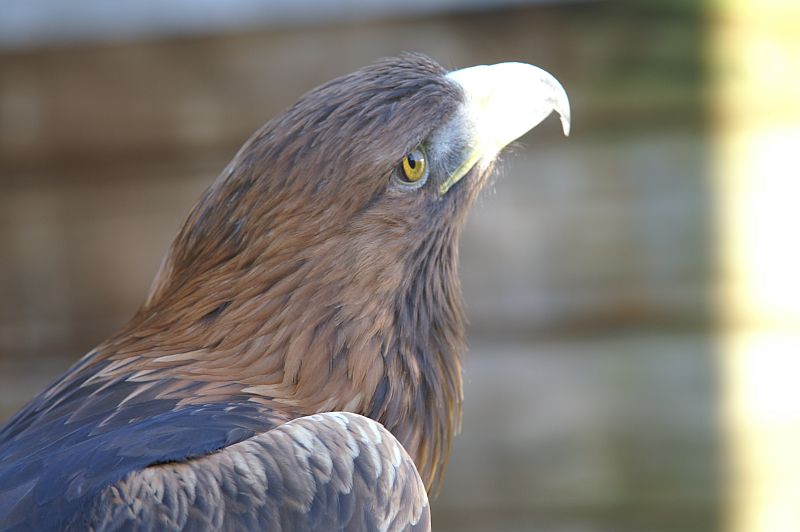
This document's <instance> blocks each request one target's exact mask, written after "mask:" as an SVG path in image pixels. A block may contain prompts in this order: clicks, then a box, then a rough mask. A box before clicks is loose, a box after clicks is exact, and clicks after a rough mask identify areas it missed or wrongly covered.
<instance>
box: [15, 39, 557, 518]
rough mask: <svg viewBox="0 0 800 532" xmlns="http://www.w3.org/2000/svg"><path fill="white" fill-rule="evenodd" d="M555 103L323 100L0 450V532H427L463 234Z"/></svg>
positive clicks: (33, 405) (443, 444) (464, 85)
mask: <svg viewBox="0 0 800 532" xmlns="http://www.w3.org/2000/svg"><path fill="white" fill-rule="evenodd" d="M553 110H555V111H556V112H558V113H559V114H560V115H561V120H562V124H563V127H564V131H565V133H567V132H568V128H569V120H570V118H569V116H570V115H569V104H568V101H567V96H566V94H565V92H564V90H563V88H562V87H561V85H560V84H559V83H558V82H557V81H556V80H555V78H553V77H552V76H551V75H550V74H548V73H546V72H545V71H543V70H541V69H539V68H537V67H534V66H531V65H527V64H522V63H502V64H498V65H492V66H477V67H472V68H467V69H463V70H456V71H453V72H450V73H448V72H446V71H445V70H444V69H442V67H441V66H439V65H438V64H437V63H435V62H434V61H432V60H431V59H428V58H426V57H424V56H421V55H415V54H407V55H403V56H401V57H398V58H390V59H385V60H382V61H379V62H377V63H375V64H373V65H371V66H368V67H366V68H363V69H361V70H358V71H356V72H354V73H352V74H349V75H346V76H343V77H340V78H338V79H335V80H333V81H331V82H329V83H326V84H324V85H322V86H320V87H318V88H316V89H314V90H312V91H311V92H309V93H307V94H306V95H305V96H303V97H302V98H300V100H299V101H298V102H297V103H296V104H294V105H293V106H292V107H290V108H289V109H288V110H286V111H285V112H283V113H282V114H280V115H279V116H277V117H275V118H274V119H272V120H271V121H270V122H268V123H267V124H266V125H264V126H263V127H262V128H261V129H259V130H258V131H257V132H256V133H255V134H254V135H253V136H252V137H251V138H250V139H249V140H248V141H247V142H246V143H245V144H244V146H243V147H242V148H241V149H240V150H239V152H238V153H237V154H236V156H235V157H234V158H233V161H232V162H231V163H230V164H229V165H228V166H227V167H226V168H225V170H223V172H222V173H221V175H220V176H219V177H218V178H217V179H216V180H215V181H214V182H213V184H212V185H211V187H210V188H209V189H208V190H206V192H205V193H204V194H203V196H202V198H201V199H200V201H199V202H198V203H197V205H196V206H195V207H194V208H193V210H192V211H191V214H190V215H189V217H188V219H187V220H186V222H185V224H184V225H183V227H182V229H181V230H180V232H179V234H178V235H177V237H176V238H175V241H174V242H173V244H172V246H171V248H170V250H169V252H168V254H167V256H166V257H165V259H164V261H163V263H162V264H161V267H160V269H159V272H158V274H157V277H156V279H155V281H154V283H153V285H152V288H151V290H150V293H149V295H148V297H147V300H146V302H145V303H144V305H143V306H142V308H141V309H140V310H139V311H138V312H137V313H136V315H135V316H134V317H133V318H132V319H131V321H130V322H129V323H127V324H126V325H125V326H124V327H123V328H122V329H121V330H120V331H119V332H117V333H116V334H114V335H113V336H111V338H109V339H108V340H106V341H105V342H103V343H101V344H100V345H99V346H98V347H97V348H95V349H94V350H92V351H91V352H90V353H88V354H87V355H86V356H84V357H83V358H82V359H81V360H80V361H78V362H77V363H76V364H75V365H74V366H72V368H70V369H69V370H68V371H67V372H66V373H65V374H64V375H63V376H61V377H60V378H59V379H58V380H57V381H56V382H55V383H53V384H52V385H51V386H50V387H49V388H47V389H46V390H45V391H43V392H42V393H40V394H39V395H38V396H37V397H36V398H34V399H33V400H32V401H31V402H30V403H29V404H28V405H27V406H25V407H24V408H23V409H22V410H21V411H20V412H19V413H17V414H16V415H15V416H14V417H13V418H12V419H11V420H10V421H8V422H7V423H6V425H5V426H3V427H2V429H0V528H3V529H4V530H7V529H8V530H28V529H33V530H54V529H77V530H88V529H93V530H112V529H113V530H116V529H125V530H128V529H197V530H207V529H225V530H244V529H265V530H312V529H316V530H338V529H367V530H387V529H388V530H403V529H413V530H427V529H429V528H430V512H429V506H428V496H427V492H428V491H430V490H432V489H435V487H436V485H437V484H438V482H439V481H440V480H441V477H442V474H443V471H444V469H445V466H446V464H447V459H448V455H449V452H450V446H451V441H452V438H453V435H454V434H455V433H456V432H457V431H458V429H459V423H460V418H461V400H462V381H461V361H460V356H461V354H462V352H463V351H464V325H463V317H462V309H461V296H460V288H459V281H458V276H457V263H458V260H457V259H458V240H459V233H460V231H461V228H462V226H463V224H464V220H465V217H466V215H467V212H468V211H469V209H470V207H471V205H472V204H473V203H474V201H475V198H476V197H477V195H478V193H479V192H480V190H481V189H482V188H483V186H484V184H485V183H486V182H487V179H488V178H489V176H490V175H491V171H492V165H493V161H494V159H495V157H496V156H497V154H498V152H499V151H500V150H501V149H502V148H503V147H504V146H505V145H507V144H508V143H509V142H511V141H513V140H514V139H516V138H518V137H519V136H521V135H522V134H524V133H525V132H526V131H528V130H529V129H531V128H532V127H534V126H535V125H537V124H538V123H539V122H541V121H542V120H544V118H545V117H547V116H548V115H549V114H550V113H551V111H553Z"/></svg>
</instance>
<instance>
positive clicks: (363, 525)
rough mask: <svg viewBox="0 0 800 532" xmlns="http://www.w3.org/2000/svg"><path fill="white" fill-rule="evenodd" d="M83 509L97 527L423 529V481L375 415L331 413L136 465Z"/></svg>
mask: <svg viewBox="0 0 800 532" xmlns="http://www.w3.org/2000/svg"><path fill="white" fill-rule="evenodd" d="M88 515H89V516H90V522H89V523H80V525H85V524H88V525H89V526H90V527H91V528H93V529H95V530H114V529H121V528H122V529H127V528H131V527H133V528H139V529H153V528H156V529H164V528H170V529H197V530H200V529H203V530H257V529H258V530H276V531H279V530H429V529H430V511H429V506H428V497H427V494H426V491H425V486H424V484H423V482H422V479H421V478H420V476H419V473H418V472H417V469H416V467H415V466H414V462H413V461H412V460H411V457H410V456H409V455H408V454H407V453H406V451H405V450H404V449H403V447H402V445H401V444H400V443H399V442H398V441H397V439H396V438H395V437H394V436H392V434H391V433H390V432H389V431H388V430H386V429H385V428H384V427H383V426H382V425H380V424H379V423H377V422H375V421H373V420H371V419H368V418H365V417H363V416H360V415H357V414H350V413H338V412H337V413H326V414H315V415H313V416H307V417H302V418H298V419H295V420H293V421H290V422H288V423H285V424H283V425H281V426H279V427H276V428H274V429H272V430H270V431H268V432H264V433H261V434H258V435H256V436H253V437H251V438H249V439H247V440H245V441H242V442H239V443H236V444H234V445H230V446H228V447H226V448H224V449H222V450H220V451H218V452H216V453H213V454H210V455H207V456H204V457H201V458H195V459H191V460H187V461H182V462H173V463H167V464H160V465H154V466H150V467H147V468H145V469H141V470H137V471H133V472H131V473H129V474H128V475H127V476H126V477H125V478H123V479H122V480H120V481H118V482H116V483H115V484H113V485H111V486H108V487H107V488H106V489H105V490H103V491H102V492H101V493H100V494H99V495H98V497H97V498H96V499H94V500H93V501H92V503H91V504H90V509H89V512H88ZM77 524H78V523H76V525H77Z"/></svg>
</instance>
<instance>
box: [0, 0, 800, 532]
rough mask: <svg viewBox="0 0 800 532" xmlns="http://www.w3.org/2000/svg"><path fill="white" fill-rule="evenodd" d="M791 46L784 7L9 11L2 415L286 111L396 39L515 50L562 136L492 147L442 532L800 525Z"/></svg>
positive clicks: (797, 85)
mask: <svg viewBox="0 0 800 532" xmlns="http://www.w3.org/2000/svg"><path fill="white" fill-rule="evenodd" d="M798 35H800V10H798V8H797V7H794V6H793V5H792V3H791V2H790V1H779V0H769V1H765V2H759V3H756V2H746V1H743V0H732V1H728V2H726V1H718V2H711V1H706V2H703V1H691V0H685V1H678V0H675V1H668V0H654V1H650V2H646V3H645V2H638V3H636V2H602V1H595V2H588V1H569V0H561V1H559V0H551V1H535V0H527V1H526V0H516V1H514V0H498V1H491V0H467V1H463V2H459V1H457V0H432V1H424V0H405V1H402V2H401V1H399V0H390V1H386V2H376V1H370V0H348V1H345V2H337V3H333V2H325V1H323V0H303V1H298V2H292V3H289V2H286V3H277V2H273V3H268V2H257V1H255V0H233V1H229V2H213V1H211V0H202V1H192V2H189V1H186V0H184V1H170V2H159V1H156V0H147V1H140V2H135V3H133V2H129V3H122V4H118V3H115V2H107V1H104V0H73V1H72V2H69V3H63V2H58V1H56V0H51V1H46V0H38V1H27V0H6V1H5V2H3V4H2V5H0V295H1V297H0V422H2V420H5V419H6V418H7V417H8V416H10V415H11V414H13V413H14V412H15V411H16V410H17V409H18V408H20V407H21V406H22V405H23V404H24V403H25V402H27V401H28V400H29V399H30V398H32V397H33V395H34V394H35V393H37V392H38V391H39V390H40V389H41V388H43V387H44V386H45V385H46V384H47V383H48V382H49V381H50V380H51V379H53V378H55V377H56V376H57V375H58V374H59V373H61V372H62V371H64V370H65V369H66V368H67V367H68V366H69V365H70V364H71V363H72V362H74V361H75V360H77V359H78V358H79V357H80V356H81V355H83V354H84V353H85V352H87V351H88V350H89V349H91V348H92V347H93V346H94V345H96V344H97V343H99V342H100V341H101V340H103V339H104V338H105V337H106V336H108V335H109V334H110V333H111V332H113V331H114V330H115V329H116V328H118V327H119V326H120V325H122V324H123V323H124V322H125V321H126V320H127V319H128V318H129V317H130V316H131V315H132V314H133V312H134V311H135V310H136V308H137V307H138V306H139V305H140V304H141V303H142V302H143V298H144V296H145V293H146V290H147V288H148V286H149V283H150V281H151V279H152V277H153V275H154V274H155V271H156V268H157V267H158V264H159V261H160V259H161V257H162V255H163V254H164V253H165V252H166V250H167V247H168V245H169V243H170V241H171V239H172V237H173V236H174V235H175V233H176V232H177V230H178V228H179V226H180V224H181V222H182V220H183V218H184V217H185V216H186V214H187V213H188V211H189V209H190V208H191V206H192V204H193V203H194V201H196V199H197V198H198V197H199V195H200V194H201V192H202V191H203V189H204V188H205V187H206V186H207V185H208V184H209V183H210V182H211V181H212V179H213V178H214V177H215V176H216V174H217V173H219V172H220V171H221V170H222V168H223V167H224V166H225V165H226V164H227V162H228V161H229V160H230V158H231V157H232V156H233V154H234V153H235V152H236V150H237V149H238V147H239V146H240V145H241V143H242V142H243V141H244V140H245V139H246V138H247V137H248V136H249V135H250V134H251V133H252V132H253V131H254V130H255V129H256V128H257V127H258V126H260V125H261V124H262V123H263V122H265V121H266V120H268V119H269V118H270V117H271V116H273V115H274V114H275V113H277V112H278V111H280V110H281V109H283V108H285V107H287V106H288V105H290V104H291V103H293V102H294V101H295V100H296V99H297V98H298V97H299V96H300V95H301V94H302V93H304V92H305V91H307V90H309V89H311V88H313V87H314V86H316V85H318V84H319V83H321V82H324V81H327V80H329V79H331V78H333V77H335V76H338V75H341V74H344V73H347V72H350V71H352V70H354V69H356V68H358V67H360V66H363V65H365V64H368V63H370V62H372V61H374V60H375V59H377V58H380V57H382V56H387V55H394V54H397V53H399V52H401V51H404V50H410V51H419V52H424V53H426V54H428V55H430V56H432V57H433V58H435V59H437V60H438V61H439V62H440V63H442V64H443V65H445V66H446V67H448V68H457V67H464V66H470V65H474V64H481V63H496V62H502V61H525V62H530V63H533V64H536V65H539V66H541V67H543V68H545V69H546V70H549V71H550V72H552V73H553V74H554V75H555V76H556V77H557V78H558V79H559V80H560V81H561V82H562V83H563V85H564V86H565V87H566V89H567V92H568V93H569V95H570V98H571V101H572V106H573V112H572V114H573V128H572V129H573V133H572V136H571V137H570V138H569V139H564V138H563V137H562V136H561V133H560V126H559V124H558V121H557V120H555V119H550V120H548V121H546V122H545V123H544V124H542V125H541V126H539V127H538V128H536V129H535V130H533V131H532V132H531V133H529V134H528V135H526V136H525V137H524V138H523V139H521V141H520V142H518V143H517V144H516V145H515V147H513V149H511V150H509V153H508V154H507V156H506V157H505V163H504V165H503V168H502V176H501V178H500V179H499V180H498V182H497V184H496V186H495V187H494V188H493V189H492V190H490V191H487V193H485V194H484V198H483V200H482V201H481V202H480V204H479V205H478V207H477V208H476V210H475V212H473V214H472V217H471V220H470V223H469V226H468V229H467V231H466V233H465V235H464V238H463V242H462V257H461V261H462V263H461V275H462V279H463V285H464V296H465V300H466V305H467V312H468V315H469V317H470V330H469V339H470V345H471V350H470V353H469V355H468V357H467V363H466V389H465V396H466V400H465V401H466V402H465V416H464V423H463V432H462V434H461V435H460V436H459V437H458V438H457V440H456V444H455V449H454V454H453V457H452V460H451V465H450V468H449V472H448V475H447V480H446V483H445V486H444V489H443V491H442V493H441V496H440V497H439V498H438V499H437V500H436V501H435V502H434V509H433V519H434V521H433V522H434V527H435V529H437V530H509V531H511V530H547V531H559V532H560V531H604V532H605V531H651V532H656V531H712V530H723V529H724V530H738V531H742V532H745V531H755V530H764V531H776V530H777V531H780V530H800V516H798V512H799V511H800V510H798V508H800V480H798V479H799V478H800V465H798V461H797V459H796V458H794V454H795V450H796V449H797V448H800V400H798V393H797V391H796V390H795V388H796V385H795V381H796V379H797V378H798V374H799V373H798V372H800V362H798V361H797V360H796V359H797V358H798V357H800V349H798V348H797V347H798V345H800V342H798V341H797V338H798V336H799V335H800V333H798V331H800V326H798V323H800V310H799V309H798V304H797V296H800V291H799V290H798V289H797V288H798V285H797V281H796V280H795V275H796V273H797V271H800V257H798V255H799V254H800V251H798V236H797V229H798V227H800V219H799V218H798V214H797V209H796V208H795V207H794V205H793V202H794V201H796V198H797V192H800V190H799V189H798V185H796V184H793V182H792V178H794V179H795V180H796V178H797V177H800V171H798V170H797V166H798V165H797V159H796V154H797V152H798V148H800V133H798V132H799V131H800V127H798V124H800V111H798V104H797V101H796V100H797V98H796V96H797V94H800V81H798V77H800V74H799V72H800V53H798V48H800V37H797V36H798ZM792 150H794V151H792ZM792 154H794V157H792ZM781 157H783V158H781ZM776 442H782V443H781V444H776Z"/></svg>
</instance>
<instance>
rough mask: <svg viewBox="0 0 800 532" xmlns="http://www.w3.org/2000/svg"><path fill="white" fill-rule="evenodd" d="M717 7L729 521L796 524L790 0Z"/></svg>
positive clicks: (795, 181) (717, 167) (798, 287)
mask: <svg viewBox="0 0 800 532" xmlns="http://www.w3.org/2000/svg"><path fill="white" fill-rule="evenodd" d="M716 7H717V11H718V12H717V13H716V15H715V16H714V17H713V20H715V21H717V22H716V25H715V27H714V39H713V45H714V48H713V54H714V56H713V64H714V65H715V69H716V70H715V74H716V79H715V83H716V84H715V91H714V99H713V101H714V102H716V105H717V107H716V109H715V116H716V130H715V140H716V153H715V158H714V186H715V188H716V197H717V204H718V220H717V227H718V230H719V243H720V247H719V250H718V257H719V273H720V282H721V285H720V300H719V302H720V305H719V308H720V314H721V317H722V323H723V330H722V333H721V338H720V358H719V366H720V373H721V387H722V394H723V398H722V401H723V428H724V431H725V435H726V448H727V457H726V462H727V470H728V475H727V478H726V487H727V489H728V494H727V495H728V506H727V512H726V513H727V516H726V517H727V525H728V526H727V528H728V529H729V530H731V531H733V532H760V531H764V532H768V531H769V532H772V531H782V530H800V504H798V501H800V453H798V449H800V384H798V376H800V236H798V232H800V208H798V197H800V170H799V169H798V163H797V160H798V152H799V150H800V99H798V94H800V4H798V3H797V2H796V1H795V0H767V1H765V2H745V1H728V2H723V1H719V2H717V6H716Z"/></svg>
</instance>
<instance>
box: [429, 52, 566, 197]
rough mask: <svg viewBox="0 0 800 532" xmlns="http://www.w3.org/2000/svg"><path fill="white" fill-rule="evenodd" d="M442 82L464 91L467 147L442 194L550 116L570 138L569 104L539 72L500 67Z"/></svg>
mask: <svg viewBox="0 0 800 532" xmlns="http://www.w3.org/2000/svg"><path fill="white" fill-rule="evenodd" d="M447 77H448V78H449V79H451V80H453V81H455V82H456V83H458V84H459V85H460V86H461V88H462V89H463V91H464V96H465V105H466V122H467V128H468V129H469V135H470V142H469V147H468V151H467V156H466V157H465V159H464V162H463V163H461V165H460V166H459V167H458V168H456V170H455V171H454V172H453V173H452V174H450V176H448V178H447V179H446V180H445V181H444V182H443V183H442V184H441V185H440V186H439V194H441V195H444V194H445V193H446V192H447V191H448V190H449V189H450V187H452V186H453V185H455V184H456V183H457V182H458V181H459V180H460V179H461V178H462V177H464V175H466V174H467V172H469V171H470V170H471V169H472V167H473V166H475V165H476V164H477V163H478V162H479V161H487V162H488V161H491V160H492V159H494V157H495V156H496V155H497V154H498V153H499V152H500V150H502V149H503V148H504V147H505V146H506V145H508V143H510V142H512V141H514V140H516V139H518V138H519V137H521V136H522V135H524V134H525V133H527V132H528V131H530V130H531V129H533V128H534V127H536V126H537V125H538V124H539V123H540V122H542V120H544V119H545V118H547V116H548V115H549V114H550V113H551V112H553V111H555V112H557V113H558V114H559V115H560V117H561V126H562V127H563V129H564V135H569V129H570V111H569V99H568V98H567V93H566V91H564V87H562V86H561V84H560V83H559V82H558V80H556V78H554V77H553V76H552V75H550V74H549V73H548V72H545V71H544V70H542V69H541V68H539V67H536V66H533V65H529V64H526V63H499V64H496V65H479V66H474V67H469V68H464V69H461V70H454V71H453V72H450V73H449V74H447Z"/></svg>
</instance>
